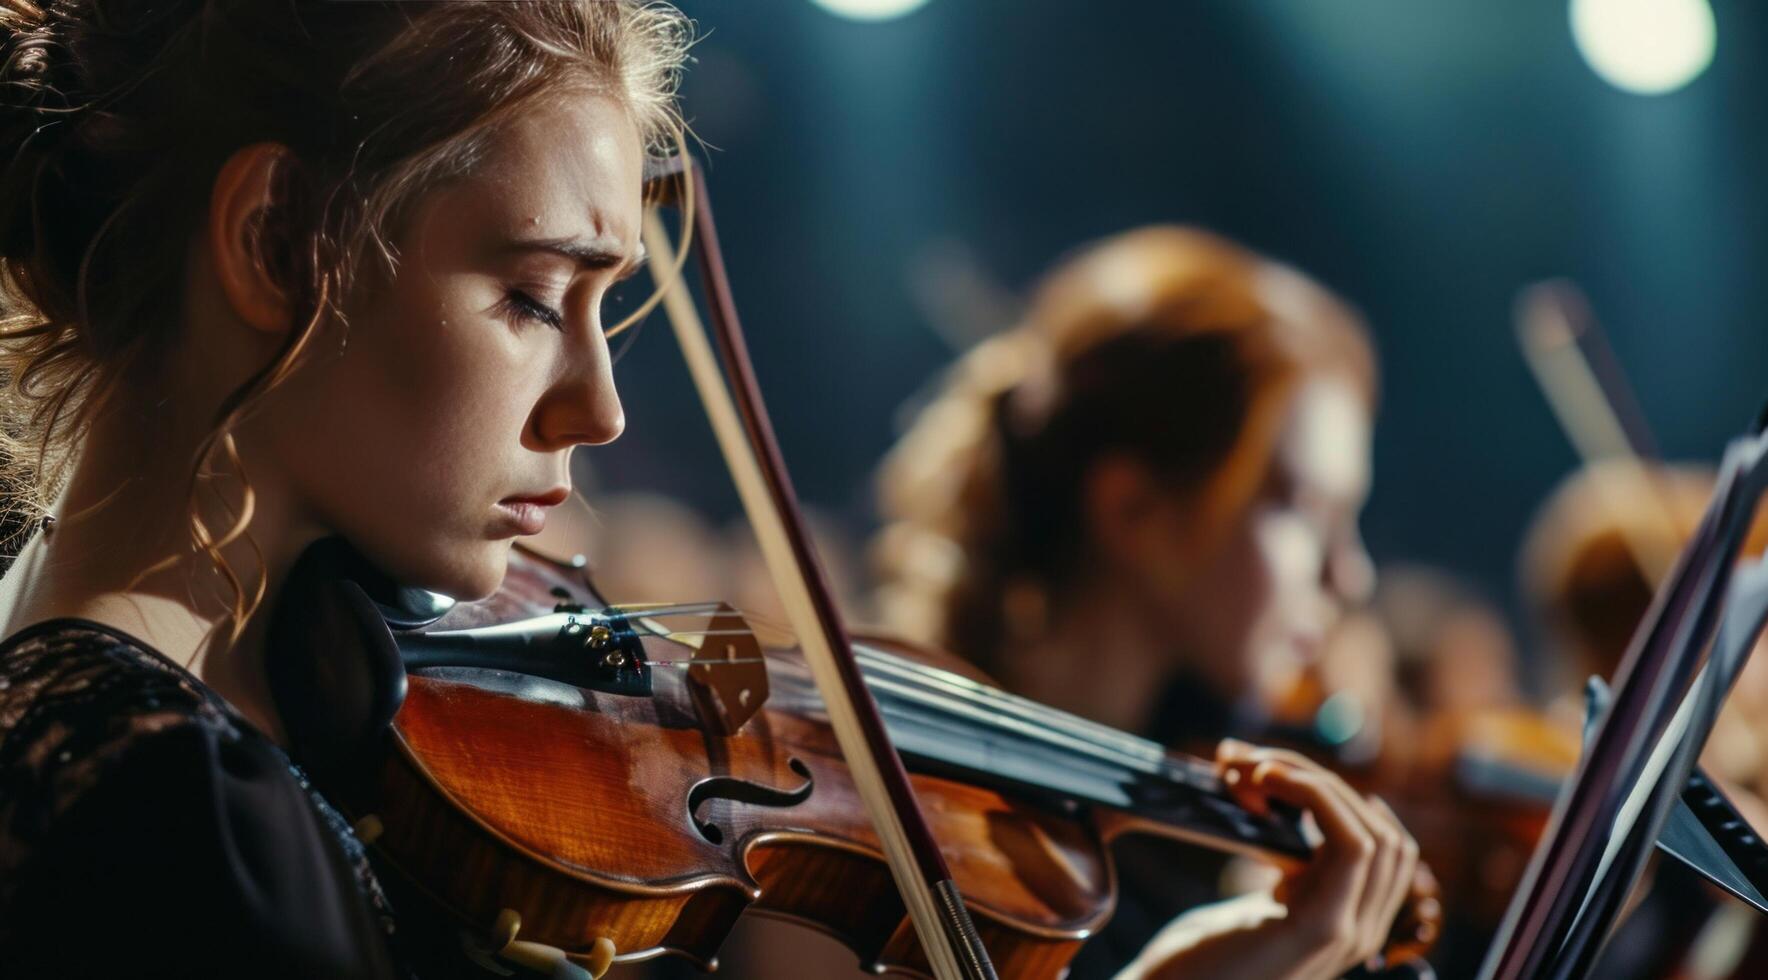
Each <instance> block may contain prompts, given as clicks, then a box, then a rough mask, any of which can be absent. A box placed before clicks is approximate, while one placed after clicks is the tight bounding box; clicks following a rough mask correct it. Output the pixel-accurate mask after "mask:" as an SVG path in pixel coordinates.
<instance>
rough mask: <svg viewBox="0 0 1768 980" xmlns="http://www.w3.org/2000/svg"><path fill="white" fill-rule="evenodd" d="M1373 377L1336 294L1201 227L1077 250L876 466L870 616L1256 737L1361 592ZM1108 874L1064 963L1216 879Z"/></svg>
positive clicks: (1056, 679) (1212, 728)
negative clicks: (1111, 903)
mask: <svg viewBox="0 0 1768 980" xmlns="http://www.w3.org/2000/svg"><path fill="white" fill-rule="evenodd" d="M1375 374H1376V370H1375V359H1374V354H1373V351H1372V349H1371V347H1370V343H1369V340H1368V338H1367V336H1366V334H1365V332H1364V328H1363V326H1362V324H1361V322H1360V321H1359V319H1358V317H1357V315H1356V314H1355V313H1354V312H1353V311H1351V310H1350V309H1349V308H1348V307H1347V306H1346V305H1345V304H1344V303H1343V302H1341V301H1340V300H1339V299H1337V298H1336V297H1334V296H1333V295H1332V294H1331V293H1329V292H1327V291H1326V290H1325V289H1323V288H1322V287H1320V286H1319V285H1318V284H1316V283H1314V282H1313V281H1311V280H1309V279H1308V278H1306V277H1305V276H1303V275H1301V274H1300V273H1298V272H1296V271H1295V270H1293V269H1290V268H1288V267H1286V266H1283V265H1280V264H1278V263H1276V262H1272V261H1270V260H1268V259H1265V258H1263V257H1261V256H1259V255H1256V254H1254V253H1252V252H1250V251H1248V250H1246V249H1244V248H1241V247H1239V246H1237V245H1235V244H1233V243H1231V242H1228V241H1226V240H1224V239H1222V238H1219V237H1217V236H1214V235H1211V234H1209V233H1206V232H1203V231H1199V230H1195V229H1190V228H1182V227H1171V226H1160V227H1149V228H1144V229H1140V230H1137V231H1132V232H1128V233H1125V234H1122V235H1119V236H1116V237H1114V238H1111V239H1107V240H1105V241H1103V242H1101V243H1098V244H1095V245H1093V246H1091V247H1089V248H1086V249H1085V250H1083V251H1082V252H1081V253H1080V254H1078V255H1077V256H1075V257H1073V258H1071V259H1069V260H1068V261H1067V262H1066V263H1064V264H1063V265H1062V266H1061V267H1060V268H1058V269H1057V270H1056V271H1055V272H1053V273H1052V274H1051V275H1050V276H1049V277H1048V279H1047V280H1046V281H1045V283H1044V284H1043V286H1042V288H1041V289H1040V290H1039V292H1038V293H1037V296H1036V298H1035V300H1034V302H1033V304H1032V307H1031V309H1030V311H1029V313H1028V315H1027V316H1026V318H1025V319H1024V322H1023V323H1022V324H1021V325H1020V326H1018V327H1016V328H1015V329H1013V330H1010V331H1008V332H1007V333H1004V334H1001V335H998V336H996V337H994V338H992V339H990V340H988V341H986V342H985V343H983V344H981V345H980V346H978V347H977V348H976V349H975V350H973V351H971V352H970V353H969V354H968V355H967V356H966V357H964V358H963V359H962V361H960V362H959V363H958V364H957V365H956V367H955V368H953V369H952V371H951V372H950V374H949V375H948V376H947V377H946V379H945V380H944V383H943V385H942V386H941V388H940V390H939V391H938V392H937V394H936V395H935V397H934V398H933V400H932V401H931V402H930V403H929V404H927V405H926V406H925V407H924V408H923V409H922V410H921V412H920V414H919V416H918V418H917V419H916V421H915V423H914V425H913V427H912V428H911V429H910V430H909V432H908V433H907V434H906V435H905V436H904V438H903V439H902V441H901V442H900V443H899V444H898V446H897V447H896V448H895V450H894V451H893V452H892V453H891V455H890V456H889V457H888V458H887V460H886V463H885V465H884V467H883V470H882V474H881V478H880V497H881V506H882V509H883V512H884V516H885V519H886V522H887V524H886V526H885V528H884V529H883V531H882V532H881V533H880V536H879V538H878V540H877V542H876V544H875V557H876V558H877V560H878V561H879V563H880V564H881V567H882V569H883V572H884V580H885V581H884V585H883V587H882V588H881V590H880V593H879V608H880V612H881V614H882V615H883V617H884V621H885V623H886V625H887V627H888V628H890V629H891V630H893V631H897V632H901V633H905V634H906V635H908V636H910V637H912V638H915V639H920V640H923V641H927V642H931V643H934V644H936V645H940V646H943V647H945V648H947V649H951V650H953V651H955V652H957V653H959V654H961V655H963V656H966V657H968V658H970V659H971V660H972V661H974V662H975V663H976V664H977V665H979V666H980V667H981V668H982V669H983V670H984V671H985V672H987V673H989V674H991V675H992V676H993V677H995V678H996V679H997V680H998V681H999V682H1000V683H1001V684H1002V685H1003V686H1004V687H1006V688H1007V689H1009V690H1013V691H1015V692H1017V693H1020V694H1024V695H1026V696H1028V697H1031V698H1033V699H1036V700H1039V701H1043V702H1045V703H1048V704H1051V705H1054V706H1056V707H1060V708H1063V709H1066V710H1069V711H1072V712H1075V713H1077V714H1081V715H1084V716H1087V717H1090V718H1092V719H1095V720H1097V721H1101V722H1104V723H1106V724H1109V725H1112V726H1115V727H1119V728H1123V729H1127V730H1130V731H1136V732H1141V733H1144V734H1147V735H1149V736H1150V737H1153V738H1156V739H1159V740H1160V741H1162V742H1164V743H1166V744H1168V745H1174V746H1178V747H1182V748H1185V747H1188V748H1192V749H1196V748H1198V747H1200V746H1206V745H1207V744H1208V743H1211V742H1213V741H1214V740H1215V739H1218V738H1220V737H1221V736H1223V735H1225V734H1246V733H1250V732H1258V731H1260V730H1262V717H1263V714H1264V710H1263V709H1262V708H1261V707H1260V706H1259V702H1260V696H1259V695H1260V690H1261V685H1262V684H1263V683H1264V682H1266V681H1267V680H1268V679H1271V678H1275V677H1278V676H1282V675H1284V674H1286V673H1288V672H1289V670H1290V669H1291V668H1292V667H1293V665H1294V664H1296V663H1298V662H1304V661H1307V660H1309V659H1311V658H1313V657H1316V656H1317V655H1318V653H1319V650H1320V647H1321V645H1322V643H1323V642H1324V641H1325V639H1326V637H1327V634H1328V631H1329V630H1331V628H1332V627H1333V625H1334V623H1335V622H1336V621H1337V620H1338V618H1339V616H1340V614H1341V611H1342V609H1343V608H1344V607H1345V606H1346V605H1347V604H1349V603H1353V602H1357V601H1359V600H1361V599H1363V598H1364V597H1366V596H1367V594H1368V592H1369V590H1370V588H1371V586H1372V584H1373V582H1372V578H1373V576H1372V571H1371V567H1370V562H1369V558H1368V555H1367V554H1366V553H1365V551H1364V549H1363V545H1362V541H1361V538H1360V536H1359V534H1358V529H1357V515H1358V512H1359V511H1360V510H1361V508H1362V505H1363V501H1364V498H1365V496H1366V494H1367V491H1368V485H1369V478H1370V425H1371V417H1372V413H1373V409H1374V402H1375V387H1376V378H1375ZM1286 757H1288V758H1298V757H1296V756H1293V755H1290V756H1286ZM1345 792H1346V795H1347V796H1348V797H1349V798H1351V799H1353V800H1355V801H1356V805H1357V806H1359V807H1365V808H1367V809H1368V811H1369V812H1371V813H1373V814H1375V815H1376V816H1374V817H1373V818H1372V820H1373V821H1374V822H1375V824H1376V825H1377V826H1379V827H1380V828H1381V829H1383V830H1384V831H1387V832H1400V831H1399V828H1398V822H1397V820H1396V818H1394V816H1393V815H1392V811H1391V810H1389V809H1388V808H1387V806H1386V804H1384V803H1382V802H1380V801H1379V800H1376V799H1374V798H1365V797H1363V796H1361V795H1360V794H1357V793H1355V792H1352V791H1350V790H1349V789H1348V788H1346V790H1345ZM1406 847H1407V850H1408V853H1411V851H1412V849H1413V845H1412V844H1411V843H1410V841H1409V839H1408V842H1407V845H1406ZM1208 860H1215V859H1213V858H1211V859H1208ZM1119 867H1120V868H1121V869H1122V874H1123V879H1124V880H1123V883H1122V884H1123V893H1124V897H1123V901H1122V902H1121V903H1120V906H1119V911H1118V913H1117V915H1116V916H1115V917H1114V919H1113V920H1112V925H1111V926H1110V927H1109V928H1108V929H1107V930H1106V932H1105V934H1104V935H1103V936H1101V937H1100V938H1098V939H1096V940H1094V941H1092V942H1091V943H1089V944H1088V946H1087V947H1086V948H1085V949H1083V951H1082V953H1081V956H1080V957H1079V958H1078V959H1077V960H1076V961H1075V968H1074V973H1073V976H1075V977H1077V978H1078V977H1087V976H1099V975H1105V973H1106V971H1107V970H1108V969H1109V963H1110V962H1111V961H1112V959H1113V958H1114V957H1115V958H1118V959H1121V958H1122V957H1124V956H1125V955H1126V954H1127V953H1130V952H1133V950H1134V949H1136V948H1137V947H1138V946H1139V945H1140V943H1141V941H1142V940H1143V939H1144V938H1145V937H1146V936H1147V935H1148V934H1149V933H1151V932H1153V931H1155V930H1156V929H1158V928H1159V927H1160V925H1161V923H1162V922H1164V921H1165V919H1166V918H1167V917H1169V916H1170V915H1172V914H1173V913H1175V912H1176V911H1180V910H1183V909H1185V908H1188V907H1191V906H1194V905H1197V904H1200V903H1203V902H1207V901H1210V900H1212V899H1214V898H1215V897H1217V889H1216V887H1215V886H1214V885H1213V884H1211V882H1213V881H1214V880H1215V878H1216V877H1218V875H1212V874H1208V873H1204V872H1203V871H1200V870H1199V869H1195V868H1193V869H1190V871H1189V873H1187V874H1184V875H1178V874H1174V873H1172V864H1171V858H1170V857H1168V856H1166V855H1164V854H1161V855H1149V856H1146V857H1144V858H1138V859H1134V860H1125V861H1122V862H1120V865H1119ZM1346 965H1347V966H1348V965H1350V964H1346Z"/></svg>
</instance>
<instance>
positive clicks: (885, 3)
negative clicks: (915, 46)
mask: <svg viewBox="0 0 1768 980" xmlns="http://www.w3.org/2000/svg"><path fill="white" fill-rule="evenodd" d="M812 2H813V3H815V4H816V5H817V6H819V7H821V8H823V9H824V10H827V11H829V12H830V13H832V14H836V15H837V16H841V17H846V18H847V19H849V20H873V21H876V20H895V19H896V18H898V17H902V16H905V15H907V14H911V13H914V12H915V11H916V10H919V9H920V8H921V7H923V6H926V4H927V0H812Z"/></svg>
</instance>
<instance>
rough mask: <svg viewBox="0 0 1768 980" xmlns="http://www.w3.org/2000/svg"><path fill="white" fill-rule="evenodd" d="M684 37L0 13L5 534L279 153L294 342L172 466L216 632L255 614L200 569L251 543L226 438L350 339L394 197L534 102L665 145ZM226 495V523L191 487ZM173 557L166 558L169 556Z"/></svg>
mask: <svg viewBox="0 0 1768 980" xmlns="http://www.w3.org/2000/svg"><path fill="white" fill-rule="evenodd" d="M692 33H693V30H692V24H691V23H690V22H689V21H688V20H687V19H686V18H685V17H683V16H682V15H681V14H680V13H679V12H678V11H676V10H675V9H674V8H673V7H671V6H668V5H667V4H664V3H650V2H642V0H530V2H523V3H508V2H497V0H480V2H472V0H456V2H447V3H413V2H393V0H365V2H356V3H335V2H323V0H167V2H165V3H157V4H143V3H139V2H131V0H55V2H50V3H41V4H40V3H34V2H31V0H0V146H4V147H5V156H6V159H7V162H6V167H5V169H4V171H0V303H3V304H4V308H5V309H4V317H3V319H0V382H3V384H4V388H3V389H0V418H3V423H0V480H4V486H5V490H6V492H7V495H8V498H9V506H10V508H11V513H12V514H13V515H14V520H15V522H16V521H18V520H19V519H20V518H21V517H22V518H23V519H24V520H26V521H27V522H28V521H30V520H32V519H34V517H35V515H38V514H41V513H43V512H44V511H45V509H46V507H47V505H48V502H49V501H48V497H49V496H50V495H51V494H52V493H53V492H54V490H55V488H56V486H57V484H58V483H59V481H60V480H61V479H62V478H63V477H64V476H65V473H66V472H67V470H68V468H69V467H70V466H71V464H72V462H73V461H74V459H75V458H76V456H77V453H78V448H79V444H80V440H81V437H82V434H83V433H84V431H85V430H86V428H87V426H89V424H90V422H91V420H92V419H93V417H94V416H95V415H96V413H98V412H99V411H101V410H102V409H103V408H104V406H105V405H106V404H107V403H108V402H109V401H110V400H111V399H113V398H114V397H115V396H116V394H117V392H118V391H119V390H121V389H123V388H124V387H125V386H127V385H128V384H130V383H132V382H135V381H136V380H137V379H138V378H140V377H144V376H151V371H152V369H153V367H154V362H155V357H156V355H157V354H158V353H159V352H160V351H162V350H163V349H165V347H166V346H167V344H166V342H167V340H168V339H169V337H170V335H171V333H172V331H174V330H175V329H176V328H177V325H178V315H179V311H180V308H181V304H180V300H181V290H182V283H183V275H182V273H183V269H184V261H185V259H184V251H183V249H181V248H167V247H166V245H165V243H167V242H178V241H183V240H186V239H187V238H188V235H189V234H191V233H193V232H194V230H195V224H194V223H195V221H196V220H198V216H200V215H201V214H203V213H204V212H205V211H206V209H207V197H208V192H209V187H210V184H211V183H212V181H213V179H214V176H215V174H216V172H217V171H218V169H219V168H220V166H221V164H222V163H223V162H224V161H225V160H226V159H227V158H228V157H229V156H231V155H232V153H233V152H234V151H236V150H237V149H239V148H240V147H243V146H246V145H248V144H251V143H254V142H261V141H273V142H278V143H281V144H283V145H285V146H287V147H288V148H289V149H290V150H291V151H292V155H293V158H294V163H293V165H292V166H291V167H288V168H283V169H284V172H283V173H281V174H280V175H279V185H278V186H277V187H276V188H275V189H274V190H275V194H276V198H275V199H276V206H275V207H273V208H272V210H271V213H270V214H268V215H267V216H266V218H265V224H264V227H263V229H262V232H261V242H262V246H261V247H263V248H264V250H265V253H266V256H267V262H268V264H269V265H270V266H271V269H272V271H273V272H274V273H275V274H277V275H278V276H279V277H280V278H282V279H283V280H284V281H285V284H286V285H287V287H288V288H289V290H290V293H291V295H292V296H293V297H294V298H295V301H296V309H297V311H298V316H297V318H296V322H297V323H298V324H299V327H298V328H297V329H295V330H292V331H290V334H289V338H288V341H287V343H286V344H285V346H284V347H283V349H282V350H281V352H280V353H279V354H278V355H277V357H276V358H275V359H274V360H272V361H271V362H270V363H269V364H266V365H265V366H264V367H263V368H262V369H261V370H260V371H259V372H258V373H257V374H256V375H254V376H253V377H252V378H251V379H249V380H248V381H247V382H246V383H245V384H243V385H241V386H240V387H239V388H238V389H237V390H235V391H234V392H233V393H232V394H231V395H230V396H229V397H227V398H226V399H225V400H224V402H223V404H222V406H221V409H220V411H219V413H218V415H217V417H216V419H215V423H214V426H213V429H212V430H211V432H210V434H209V436H208V438H207V439H206V440H205V441H204V443H203V444H202V446H201V447H200V450H199V453H198V455H197V458H196V460H195V461H194V462H193V467H192V477H191V479H192V485H191V495H190V499H191V504H190V510H189V531H190V545H191V548H192V550H193V551H194V552H196V553H201V554H205V555H207V556H208V558H209V559H210V560H211V561H212V562H213V563H214V565H215V567H216V568H217V570H218V571H219V572H220V573H221V575H222V576H223V579H224V582H225V587H226V590H227V591H228V593H229V595H227V596H226V597H224V598H226V599H227V601H228V603H229V605H230V606H231V609H232V617H231V618H232V620H233V629H234V632H235V635H236V636H237V633H238V631H239V629H241V628H243V623H244V620H245V619H246V618H247V617H248V616H249V615H250V613H251V611H252V610H253V609H255V608H256V606H257V605H258V604H259V602H260V601H261V600H262V598H263V592H264V588H265V581H264V577H263V574H262V571H261V570H260V574H259V576H258V580H257V583H256V585H255V586H248V585H247V584H246V583H245V581H244V579H242V577H241V576H240V575H239V574H237V573H236V571H235V570H234V569H232V568H231V567H230V566H229V564H228V562H227V561H226V560H225V559H224V557H223V555H222V549H223V548H225V547H226V546H227V545H228V544H230V543H231V542H233V541H236V540H238V539H240V538H241V537H242V536H245V537H246V539H247V540H248V541H249V540H250V539H249V535H248V529H249V527H250V524H251V518H252V506H253V499H254V498H253V493H252V489H251V485H250V482H249V480H248V479H247V478H246V474H245V473H244V471H243V469H242V467H241V461H240V456H239V451H238V447H237V446H236V445H235V442H234V431H235V429H236V428H237V426H238V425H239V423H240V421H241V420H242V419H243V418H244V417H245V416H247V415H248V414H249V413H250V412H252V411H253V409H254V408H256V407H257V406H259V405H260V404H261V403H262V401H263V399H264V397H265V396H266V395H267V394H268V393H269V392H271V391H272V390H274V389H275V388H276V387H277V386H278V385H279V384H281V383H282V382H283V380H285V379H286V378H287V377H289V375H290V374H291V373H292V372H294V371H295V370H296V369H297V368H298V367H299V365H300V364H301V362H302V355H303V353H304V352H305V351H306V350H307V349H308V348H309V347H310V346H312V344H313V342H314V340H315V338H316V337H317V336H318V335H319V334H321V333H322V332H324V331H328V330H347V329H348V323H347V320H346V318H345V316H344V312H343V310H344V303H345V300H346V299H347V298H348V297H350V296H351V294H352V289H353V288H354V287H356V286H357V285H358V284H359V282H360V281H361V280H362V279H363V278H364V274H365V273H366V272H367V271H368V270H370V269H374V268H376V267H378V268H379V269H380V270H383V271H385V272H389V273H390V272H391V271H392V270H393V269H394V267H395V266H396V264H397V261H398V256H397V252H396V249H395V248H394V247H393V246H392V244H390V240H391V239H394V238H396V237H397V232H398V229H399V227H400V222H401V220H402V219H403V218H404V217H405V216H406V215H407V214H409V212H410V210H411V209H412V207H413V205H414V204H415V202H416V201H418V200H419V199H421V198H422V197H423V196H424V195H425V194H426V193H427V192H429V191H431V190H433V189H434V188H436V187H437V186H439V185H440V184H442V183H443V182H446V181H449V180H452V179H456V178H459V177H462V176H465V175H468V174H470V173H471V172H472V171H473V169H474V168H475V166H477V165H478V163H479V162H480V161H481V160H482V159H483V158H484V157H485V155H486V152H487V150H488V148H489V147H490V146H491V144H492V142H493V140H494V139H495V137H496V135H497V134H498V133H499V132H500V130H501V128H502V127H503V126H504V125H505V124H507V123H508V122H509V121H510V120H512V119H513V118H515V117H516V116H518V115H519V114H521V113H523V112H524V111H525V110H526V109H527V108H529V107H531V106H533V105H535V104H536V103H538V102H539V101H540V100H544V99H548V98H552V97H556V96H558V95H560V94H562V93H565V92H568V91H572V90H577V89H581V87H583V86H588V87H590V88H591V89H592V90H594V91H599V92H605V93H610V94H612V95H613V96H614V97H615V98H616V99H617V100H619V101H620V102H621V104H622V105H624V106H625V108H626V109H627V111H628V112H629V113H630V114H631V116H632V118H633V120H634V122H635V123H636V124H637V126H638V127H639V130H640V132H641V135H642V137H643V139H644V141H645V144H646V148H647V151H648V152H649V153H650V154H652V155H653V156H657V155H661V154H665V153H668V152H670V151H672V150H679V149H680V148H681V147H680V144H681V141H682V138H683V137H682V134H683V133H684V131H685V127H684V125H683V124H682V121H681V118H680V115H679V113H678V110H677V104H676V91H677V86H678V82H679V77H680V73H681V70H682V68H683V66H684V64H685V62H686V60H687V56H688V49H689V46H690V44H691V42H692ZM211 462H215V463H223V464H225V467H226V469H227V470H230V471H231V477H232V478H233V479H235V480H237V482H238V485H239V500H238V504H237V507H233V506H230V507H229V509H230V510H231V516H232V521H231V523H230V524H229V526H227V527H224V528H215V527H210V526H209V524H208V522H207V521H206V520H205V518H204V517H203V516H202V508H201V506H200V504H199V500H200V497H201V495H202V494H203V493H204V487H205V486H207V487H208V492H210V493H213V494H216V495H217V496H222V497H224V496H225V495H223V494H221V492H220V485H219V484H217V483H215V482H214V481H215V480H218V479H221V478H224V477H226V476H227V474H226V473H223V472H210V471H209V470H207V469H206V467H208V466H210V465H211ZM180 558H181V556H174V558H173V559H172V560H174V561H175V560H179V559H180Z"/></svg>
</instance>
